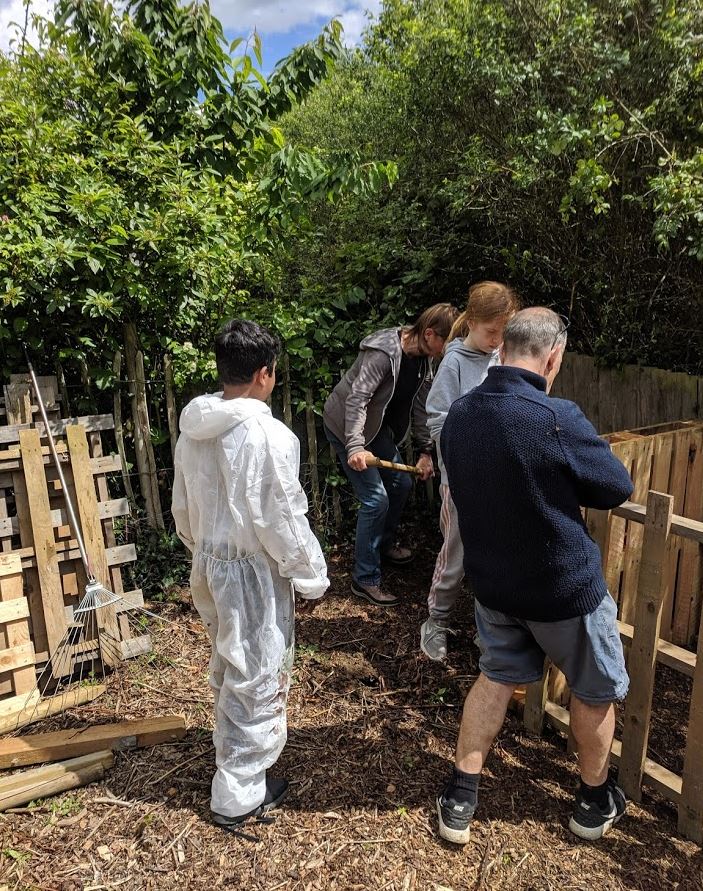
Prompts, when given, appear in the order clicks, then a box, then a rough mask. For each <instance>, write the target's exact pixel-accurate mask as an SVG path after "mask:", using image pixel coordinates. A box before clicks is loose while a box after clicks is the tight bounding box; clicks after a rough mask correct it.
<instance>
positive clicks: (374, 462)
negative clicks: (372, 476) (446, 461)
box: [366, 456, 422, 476]
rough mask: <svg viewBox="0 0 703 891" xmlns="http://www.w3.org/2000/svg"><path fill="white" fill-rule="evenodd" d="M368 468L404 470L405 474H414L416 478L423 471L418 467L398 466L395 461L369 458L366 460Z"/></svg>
mask: <svg viewBox="0 0 703 891" xmlns="http://www.w3.org/2000/svg"><path fill="white" fill-rule="evenodd" d="M366 466H367V467H380V468H382V469H383V470H402V471H403V473H413V474H415V476H420V475H421V473H422V471H421V470H418V469H417V467H413V466H412V465H411V464H396V463H395V461H384V460H383V459H382V458H376V457H375V456H374V457H373V458H367V459H366Z"/></svg>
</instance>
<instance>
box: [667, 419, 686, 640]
mask: <svg viewBox="0 0 703 891" xmlns="http://www.w3.org/2000/svg"><path fill="white" fill-rule="evenodd" d="M690 443H691V433H690V431H689V430H683V431H681V432H680V434H678V435H677V436H676V439H675V440H674V449H673V454H672V458H671V475H670V478H669V488H668V489H667V490H666V491H667V492H669V493H670V494H671V495H672V496H673V498H674V513H675V514H678V515H679V516H683V512H684V505H685V502H686V479H687V477H688V457H689V450H690ZM682 544H683V542H682V541H681V540H680V539H679V538H676V537H672V538H671V539H670V541H669V548H668V555H667V575H668V576H669V577H670V578H671V579H672V584H673V585H674V598H673V611H672V617H671V634H670V639H671V640H672V641H673V642H674V643H676V644H683V645H685V644H686V630H684V627H683V626H685V629H687V628H688V612H689V604H681V602H680V600H679V599H678V598H677V592H676V588H675V585H676V577H677V575H678V572H679V566H680V561H681V552H682Z"/></svg>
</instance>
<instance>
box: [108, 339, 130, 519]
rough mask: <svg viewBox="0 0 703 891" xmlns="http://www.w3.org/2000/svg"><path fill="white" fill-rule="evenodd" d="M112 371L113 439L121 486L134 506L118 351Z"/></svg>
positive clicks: (119, 354) (120, 364) (120, 359)
mask: <svg viewBox="0 0 703 891" xmlns="http://www.w3.org/2000/svg"><path fill="white" fill-rule="evenodd" d="M112 370H113V372H114V374H115V393H114V396H113V400H112V412H113V414H114V416H115V439H116V440H117V451H118V453H119V456H120V461H121V462H122V484H123V485H124V490H125V493H126V495H127V498H129V500H130V501H131V503H132V504H136V501H135V498H134V490H133V489H132V481H131V480H130V478H129V472H128V471H127V453H126V451H125V447H124V430H123V429H122V392H121V388H120V385H121V383H122V353H121V352H120V351H119V350H116V352H115V358H114V359H113V362H112Z"/></svg>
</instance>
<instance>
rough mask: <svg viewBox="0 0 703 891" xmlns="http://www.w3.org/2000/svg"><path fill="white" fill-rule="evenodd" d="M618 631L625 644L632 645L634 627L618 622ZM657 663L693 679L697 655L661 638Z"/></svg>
mask: <svg viewBox="0 0 703 891" xmlns="http://www.w3.org/2000/svg"><path fill="white" fill-rule="evenodd" d="M618 629H619V631H620V639H621V640H622V641H623V643H627V644H630V643H632V638H633V636H634V627H633V626H632V625H628V624H627V623H626V622H618ZM657 662H661V664H662V665H667V666H668V667H669V668H673V669H674V670H675V671H679V672H681V674H685V675H686V676H687V677H689V678H692V677H693V674H694V672H695V669H696V654H695V653H692V652H691V651H690V650H685V649H684V648H683V647H678V646H676V644H673V643H671V642H670V641H668V640H663V639H662V638H661V637H660V638H659V642H658V643H657Z"/></svg>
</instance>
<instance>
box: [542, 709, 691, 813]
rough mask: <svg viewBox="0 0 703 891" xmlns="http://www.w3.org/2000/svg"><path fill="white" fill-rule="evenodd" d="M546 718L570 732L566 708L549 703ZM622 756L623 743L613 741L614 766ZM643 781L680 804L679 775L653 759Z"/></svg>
mask: <svg viewBox="0 0 703 891" xmlns="http://www.w3.org/2000/svg"><path fill="white" fill-rule="evenodd" d="M545 717H546V719H547V720H548V721H549V723H550V724H551V725H552V727H554V728H556V729H557V730H560V731H561V732H562V733H567V734H568V732H569V724H570V717H569V713H568V711H567V710H566V709H565V708H562V707H561V706H560V705H556V703H554V702H547V704H546V707H545ZM621 756H622V743H621V742H620V740H618V739H614V740H613V746H612V748H611V752H610V757H611V759H612V761H613V763H614V764H619V763H620V759H621ZM642 781H643V783H644V784H645V785H646V786H651V787H652V788H653V789H656V791H657V792H659V793H660V794H661V795H663V796H664V797H665V798H667V799H668V800H669V801H673V802H674V804H678V802H679V800H680V798H681V787H682V780H681V777H680V776H678V774H675V773H674V772H673V771H671V770H667V768H666V767H662V765H661V764H657V762H656V761H652V759H651V758H646V759H645V762H644V775H643V777H642Z"/></svg>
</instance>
